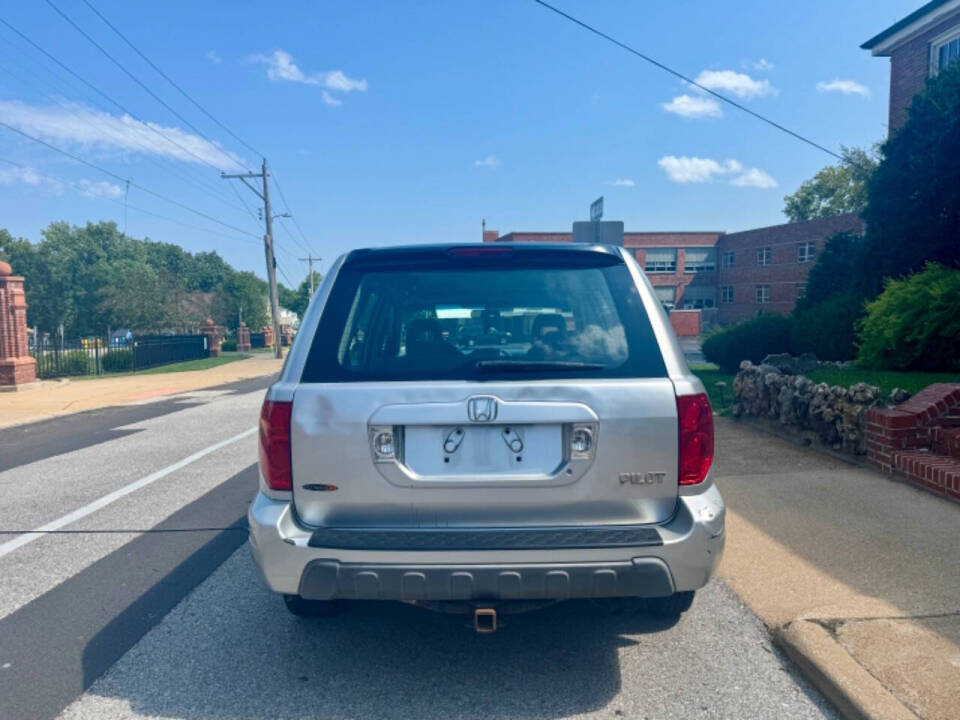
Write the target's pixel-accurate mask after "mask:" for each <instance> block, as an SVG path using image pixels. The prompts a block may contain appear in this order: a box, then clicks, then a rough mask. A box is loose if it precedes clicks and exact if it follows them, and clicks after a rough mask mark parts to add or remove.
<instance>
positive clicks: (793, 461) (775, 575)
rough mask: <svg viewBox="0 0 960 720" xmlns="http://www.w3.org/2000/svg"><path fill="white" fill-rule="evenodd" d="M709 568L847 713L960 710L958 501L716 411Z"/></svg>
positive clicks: (948, 713) (940, 714)
mask: <svg viewBox="0 0 960 720" xmlns="http://www.w3.org/2000/svg"><path fill="white" fill-rule="evenodd" d="M715 471H716V473H717V478H718V479H717V484H718V485H719V487H720V490H721V491H722V492H723V494H724V497H725V499H726V501H727V504H728V508H729V511H730V514H729V516H728V521H727V523H728V524H727V527H728V538H727V550H726V554H725V556H724V560H723V563H722V565H721V568H720V573H721V576H722V577H723V578H724V579H725V580H726V582H727V583H728V584H729V585H730V587H731V588H733V589H734V590H735V591H736V592H737V593H738V594H739V595H740V597H741V598H742V599H743V600H744V602H745V603H746V604H747V605H748V606H749V607H750V608H751V609H752V610H753V611H754V612H755V613H756V614H757V615H758V616H759V617H760V619H761V620H762V621H763V622H764V623H765V624H766V625H767V627H768V628H769V629H770V630H771V632H772V633H773V634H774V636H775V638H777V639H778V641H779V642H780V643H781V644H782V645H783V647H784V648H785V649H786V650H787V652H788V653H789V654H790V655H791V656H792V657H793V658H794V659H795V660H796V661H797V662H798V664H799V665H800V666H801V668H802V669H804V670H805V672H807V674H808V675H809V676H810V678H811V680H813V681H814V682H815V683H816V684H817V685H818V686H819V687H820V689H821V691H823V692H824V693H825V694H827V695H828V697H830V698H831V700H833V701H834V702H835V703H836V704H837V705H838V707H839V708H840V710H841V711H842V712H844V714H845V715H846V716H847V717H868V718H917V717H920V718H924V719H925V720H948V719H954V720H955V719H956V718H958V717H960V543H958V538H960V506H957V505H956V504H953V503H950V502H949V501H946V500H942V499H940V498H937V497H934V496H932V495H929V494H927V493H925V492H923V491H921V490H918V489H915V488H913V487H910V486H907V485H904V484H900V483H897V482H894V481H892V480H889V479H887V478H885V477H883V476H881V475H879V474H877V473H874V472H872V471H870V470H866V469H862V468H859V467H856V466H853V465H848V464H846V463H844V462H842V461H840V460H835V459H832V458H830V457H827V456H824V455H822V454H820V453H817V452H815V451H812V450H807V449H805V448H802V447H799V446H797V445H794V444H792V443H790V442H788V441H786V440H781V439H778V438H775V437H773V436H771V435H767V434H765V433H763V432H761V431H759V430H756V429H755V428H751V427H749V426H746V425H741V424H738V423H737V422H736V421H734V420H730V419H726V418H717V460H716V470H715Z"/></svg>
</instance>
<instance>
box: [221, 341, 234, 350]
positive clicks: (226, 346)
mask: <svg viewBox="0 0 960 720" xmlns="http://www.w3.org/2000/svg"><path fill="white" fill-rule="evenodd" d="M220 351H221V352H236V351H237V341H236V340H224V341H223V342H222V343H220Z"/></svg>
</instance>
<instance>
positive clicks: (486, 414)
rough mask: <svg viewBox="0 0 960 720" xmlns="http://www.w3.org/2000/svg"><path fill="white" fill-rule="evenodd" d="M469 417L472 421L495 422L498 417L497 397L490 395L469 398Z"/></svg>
mask: <svg viewBox="0 0 960 720" xmlns="http://www.w3.org/2000/svg"><path fill="white" fill-rule="evenodd" d="M467 417H468V418H470V420H471V421H472V422H493V421H494V420H496V419H497V399H496V398H495V397H490V396H489V395H481V396H479V397H472V398H470V399H469V400H467Z"/></svg>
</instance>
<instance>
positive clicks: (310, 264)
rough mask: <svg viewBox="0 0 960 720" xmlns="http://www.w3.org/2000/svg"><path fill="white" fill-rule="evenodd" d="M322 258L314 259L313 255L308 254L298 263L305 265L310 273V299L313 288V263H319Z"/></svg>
mask: <svg viewBox="0 0 960 720" xmlns="http://www.w3.org/2000/svg"><path fill="white" fill-rule="evenodd" d="M321 259H322V258H318V257H314V256H313V255H310V254H308V255H307V256H306V257H305V258H299V260H300V262H305V263H307V267H308V268H309V272H310V299H311V300H312V299H313V293H314V287H313V263H314V262H320V260H321Z"/></svg>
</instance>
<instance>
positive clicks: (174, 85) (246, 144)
mask: <svg viewBox="0 0 960 720" xmlns="http://www.w3.org/2000/svg"><path fill="white" fill-rule="evenodd" d="M83 2H84V4H85V5H86V6H87V7H88V8H90V9H91V10H92V11H93V13H94V14H95V15H96V16H97V17H98V18H100V19H101V20H103V22H104V23H105V24H106V26H107V27H109V28H110V29H111V30H113V31H114V32H115V33H116V34H117V35H118V36H119V37H120V39H121V40H123V41H124V42H125V43H126V44H127V45H129V46H130V49H131V50H133V51H134V52H135V53H136V54H137V55H139V56H140V57H141V58H142V59H143V61H144V62H145V63H147V65H149V66H150V67H152V68H153V69H154V70H156V71H157V73H158V74H159V75H160V76H161V77H162V78H163V79H164V80H166V81H167V82H168V83H170V84H171V85H173V87H174V88H176V89H177V91H178V92H179V93H180V94H181V95H183V96H184V97H185V98H186V99H187V100H189V101H190V102H191V103H193V105H194V106H195V107H196V108H197V109H198V110H199V111H200V112H202V113H203V114H204V115H206V116H207V117H208V118H210V119H211V120H213V122H215V123H216V124H217V125H219V126H220V127H221V128H222V129H223V130H224V131H226V132H227V133H229V134H230V136H231V137H233V139H234V140H236V141H237V142H239V143H240V144H241V145H243V146H244V147H246V148H247V149H248V150H250V151H251V152H252V153H254V154H255V155H258V156H260V157H263V153H262V152H260V151H259V150H257V149H256V148H255V147H253V146H251V145H250V143H248V142H246V141H245V140H244V139H243V138H241V137H240V136H239V135H237V134H236V133H235V132H233V130H231V129H230V128H228V127H227V126H226V125H224V124H223V123H222V122H220V121H219V120H217V118H215V117H214V116H213V115H212V114H211V113H210V112H208V111H207V109H206V108H204V107H203V105H201V104H200V103H199V102H197V101H196V100H194V99H193V98H192V97H191V96H190V95H189V94H188V93H187V91H186V90H184V89H183V88H182V87H180V86H179V85H177V83H175V82H174V81H173V79H172V78H171V77H170V76H169V75H167V74H166V73H165V72H164V71H163V70H161V69H160V68H158V67H157V66H156V65H155V64H154V63H153V61H152V60H150V58H148V57H147V56H146V55H144V54H143V53H142V52H140V50H139V48H137V46H136V45H134V44H133V43H132V42H130V40H129V39H127V37H126V35H124V34H123V33H122V32H120V30H118V29H117V27H116V26H115V25H114V24H113V23H111V22H110V21H109V20H107V18H106V17H104V15H103V13H101V12H100V11H99V10H97V9H96V8H95V7H94V6H93V5H92V4H91V3H90V1H89V0H83ZM281 194H282V193H281ZM284 202H286V201H284Z"/></svg>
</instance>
